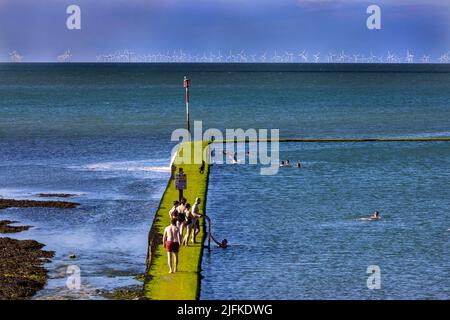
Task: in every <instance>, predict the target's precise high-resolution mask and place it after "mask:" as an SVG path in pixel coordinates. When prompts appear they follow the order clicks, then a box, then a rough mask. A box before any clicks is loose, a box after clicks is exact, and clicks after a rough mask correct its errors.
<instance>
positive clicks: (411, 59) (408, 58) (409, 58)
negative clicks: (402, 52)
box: [405, 50, 414, 63]
mask: <svg viewBox="0 0 450 320" xmlns="http://www.w3.org/2000/svg"><path fill="white" fill-rule="evenodd" d="M405 61H406V63H414V55H413V54H411V52H409V50H407V51H406V58H405Z"/></svg>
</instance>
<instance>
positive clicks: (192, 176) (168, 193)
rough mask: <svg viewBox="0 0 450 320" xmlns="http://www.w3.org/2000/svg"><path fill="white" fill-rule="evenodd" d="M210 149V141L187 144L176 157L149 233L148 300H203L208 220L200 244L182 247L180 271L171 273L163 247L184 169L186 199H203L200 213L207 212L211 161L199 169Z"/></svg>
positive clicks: (199, 235)
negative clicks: (178, 179) (178, 175)
mask: <svg viewBox="0 0 450 320" xmlns="http://www.w3.org/2000/svg"><path fill="white" fill-rule="evenodd" d="M207 146H208V142H201V141H200V142H189V143H183V144H182V145H181V146H180V149H179V151H178V152H177V154H176V156H175V158H174V161H173V164H172V175H171V177H170V180H169V183H168V185H167V187H166V190H165V192H164V194H163V196H162V199H161V202H160V205H159V208H158V210H157V212H156V215H155V218H154V220H153V225H152V227H151V230H150V233H149V252H148V257H147V271H146V279H145V282H144V294H143V295H144V298H147V299H152V300H196V299H198V297H199V294H200V270H201V258H202V254H203V242H204V240H205V232H204V226H205V222H204V219H203V218H201V219H200V233H199V234H198V236H197V243H195V244H193V243H191V242H189V246H188V247H184V246H182V247H180V252H179V255H178V260H179V264H178V272H176V273H169V267H168V265H167V253H166V250H165V248H164V246H163V244H162V235H163V232H164V228H165V227H166V226H168V225H169V224H170V220H169V210H170V209H171V208H172V206H173V201H174V200H178V190H176V189H175V182H174V173H175V172H178V169H179V168H180V167H181V168H183V171H184V173H185V174H186V175H187V189H186V190H184V194H183V196H184V197H185V198H186V199H187V201H188V203H191V205H193V204H194V201H195V198H197V197H200V198H201V199H202V202H201V205H200V213H205V207H206V193H207V187H208V175H209V165H208V163H207V162H208V161H206V163H205V167H204V171H203V173H200V170H199V169H200V166H201V161H202V159H204V156H203V154H204V150H205V148H207ZM194 158H195V159H194ZM194 160H195V161H194Z"/></svg>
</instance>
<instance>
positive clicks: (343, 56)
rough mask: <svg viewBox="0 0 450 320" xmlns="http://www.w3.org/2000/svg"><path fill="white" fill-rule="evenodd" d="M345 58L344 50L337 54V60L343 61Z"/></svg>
mask: <svg viewBox="0 0 450 320" xmlns="http://www.w3.org/2000/svg"><path fill="white" fill-rule="evenodd" d="M346 59H347V56H346V55H345V52H344V51H342V52H341V54H340V55H339V62H341V63H342V62H345V60H346Z"/></svg>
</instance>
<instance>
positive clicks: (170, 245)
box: [163, 219, 180, 273]
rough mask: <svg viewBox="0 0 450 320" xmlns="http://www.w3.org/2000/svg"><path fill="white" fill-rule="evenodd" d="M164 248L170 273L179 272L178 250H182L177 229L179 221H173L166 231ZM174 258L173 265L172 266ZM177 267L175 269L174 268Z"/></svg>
mask: <svg viewBox="0 0 450 320" xmlns="http://www.w3.org/2000/svg"><path fill="white" fill-rule="evenodd" d="M163 246H164V247H165V248H166V251H167V262H168V264H169V273H173V272H177V271H178V250H179V248H180V231H179V230H178V227H177V219H172V220H171V224H170V225H169V226H167V227H166V228H165V229H164V235H163ZM172 256H173V260H174V261H173V264H172ZM173 265H175V268H173Z"/></svg>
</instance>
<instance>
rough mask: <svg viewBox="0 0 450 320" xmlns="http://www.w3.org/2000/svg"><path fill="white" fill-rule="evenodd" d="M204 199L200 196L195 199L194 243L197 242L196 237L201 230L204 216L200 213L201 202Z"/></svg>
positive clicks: (193, 212)
mask: <svg viewBox="0 0 450 320" xmlns="http://www.w3.org/2000/svg"><path fill="white" fill-rule="evenodd" d="M201 202H202V200H201V199H200V198H197V199H195V203H194V206H193V207H192V216H193V220H192V229H193V232H192V239H191V241H192V243H195V242H196V241H195V238H196V237H197V234H198V233H199V232H200V217H203V215H202V214H201V213H200V203H201Z"/></svg>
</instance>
